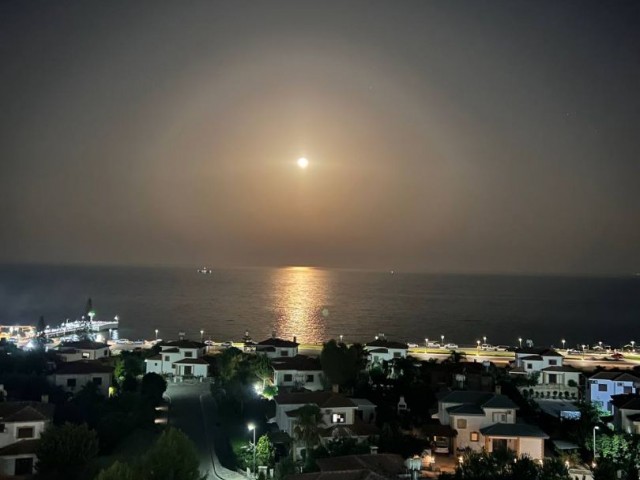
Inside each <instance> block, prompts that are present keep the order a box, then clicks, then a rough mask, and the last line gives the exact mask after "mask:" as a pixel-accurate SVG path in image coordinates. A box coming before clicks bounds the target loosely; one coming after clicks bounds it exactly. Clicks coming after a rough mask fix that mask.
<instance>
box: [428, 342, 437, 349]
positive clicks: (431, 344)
mask: <svg viewBox="0 0 640 480" xmlns="http://www.w3.org/2000/svg"><path fill="white" fill-rule="evenodd" d="M427 347H428V348H440V342H427Z"/></svg>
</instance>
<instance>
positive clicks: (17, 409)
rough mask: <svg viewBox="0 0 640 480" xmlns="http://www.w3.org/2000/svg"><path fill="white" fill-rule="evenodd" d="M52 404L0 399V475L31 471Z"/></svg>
mask: <svg viewBox="0 0 640 480" xmlns="http://www.w3.org/2000/svg"><path fill="white" fill-rule="evenodd" d="M53 409H54V406H53V405H52V404H49V403H38V402H0V478H5V477H13V476H29V475H32V474H33V473H35V471H34V465H35V463H36V459H37V457H36V449H37V447H38V442H39V441H40V440H39V439H40V435H42V432H43V431H44V429H45V428H46V426H47V425H48V424H49V423H50V422H51V419H52V417H53Z"/></svg>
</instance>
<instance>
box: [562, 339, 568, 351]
mask: <svg viewBox="0 0 640 480" xmlns="http://www.w3.org/2000/svg"><path fill="white" fill-rule="evenodd" d="M565 343H567V341H566V340H565V339H564V338H563V339H562V349H563V350H566V349H565V348H564V344H565Z"/></svg>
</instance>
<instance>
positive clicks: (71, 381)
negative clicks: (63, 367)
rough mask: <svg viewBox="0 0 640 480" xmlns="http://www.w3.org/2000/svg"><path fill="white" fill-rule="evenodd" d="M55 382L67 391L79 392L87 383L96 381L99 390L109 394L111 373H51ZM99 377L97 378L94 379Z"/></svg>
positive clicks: (105, 394) (106, 394)
mask: <svg viewBox="0 0 640 480" xmlns="http://www.w3.org/2000/svg"><path fill="white" fill-rule="evenodd" d="M51 378H52V379H53V383H54V384H55V385H57V386H59V387H62V388H63V389H64V390H65V391H67V392H71V393H78V392H79V391H80V390H82V387H84V386H85V385H86V384H87V383H91V382H94V383H96V384H97V385H98V390H99V391H100V393H102V395H104V396H108V395H109V387H110V386H111V373H103V372H100V373H86V374H60V373H54V374H52V375H51ZM94 379H97V380H94Z"/></svg>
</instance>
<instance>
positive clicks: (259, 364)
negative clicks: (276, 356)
mask: <svg viewBox="0 0 640 480" xmlns="http://www.w3.org/2000/svg"><path fill="white" fill-rule="evenodd" d="M249 363H250V367H251V371H252V372H253V374H254V375H255V376H256V377H258V379H259V380H260V381H261V382H262V388H263V389H264V388H265V387H266V384H267V381H269V380H271V377H272V375H273V368H272V366H271V360H270V359H269V357H267V356H266V355H254V356H253V357H252V358H251V360H250V361H249Z"/></svg>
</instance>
